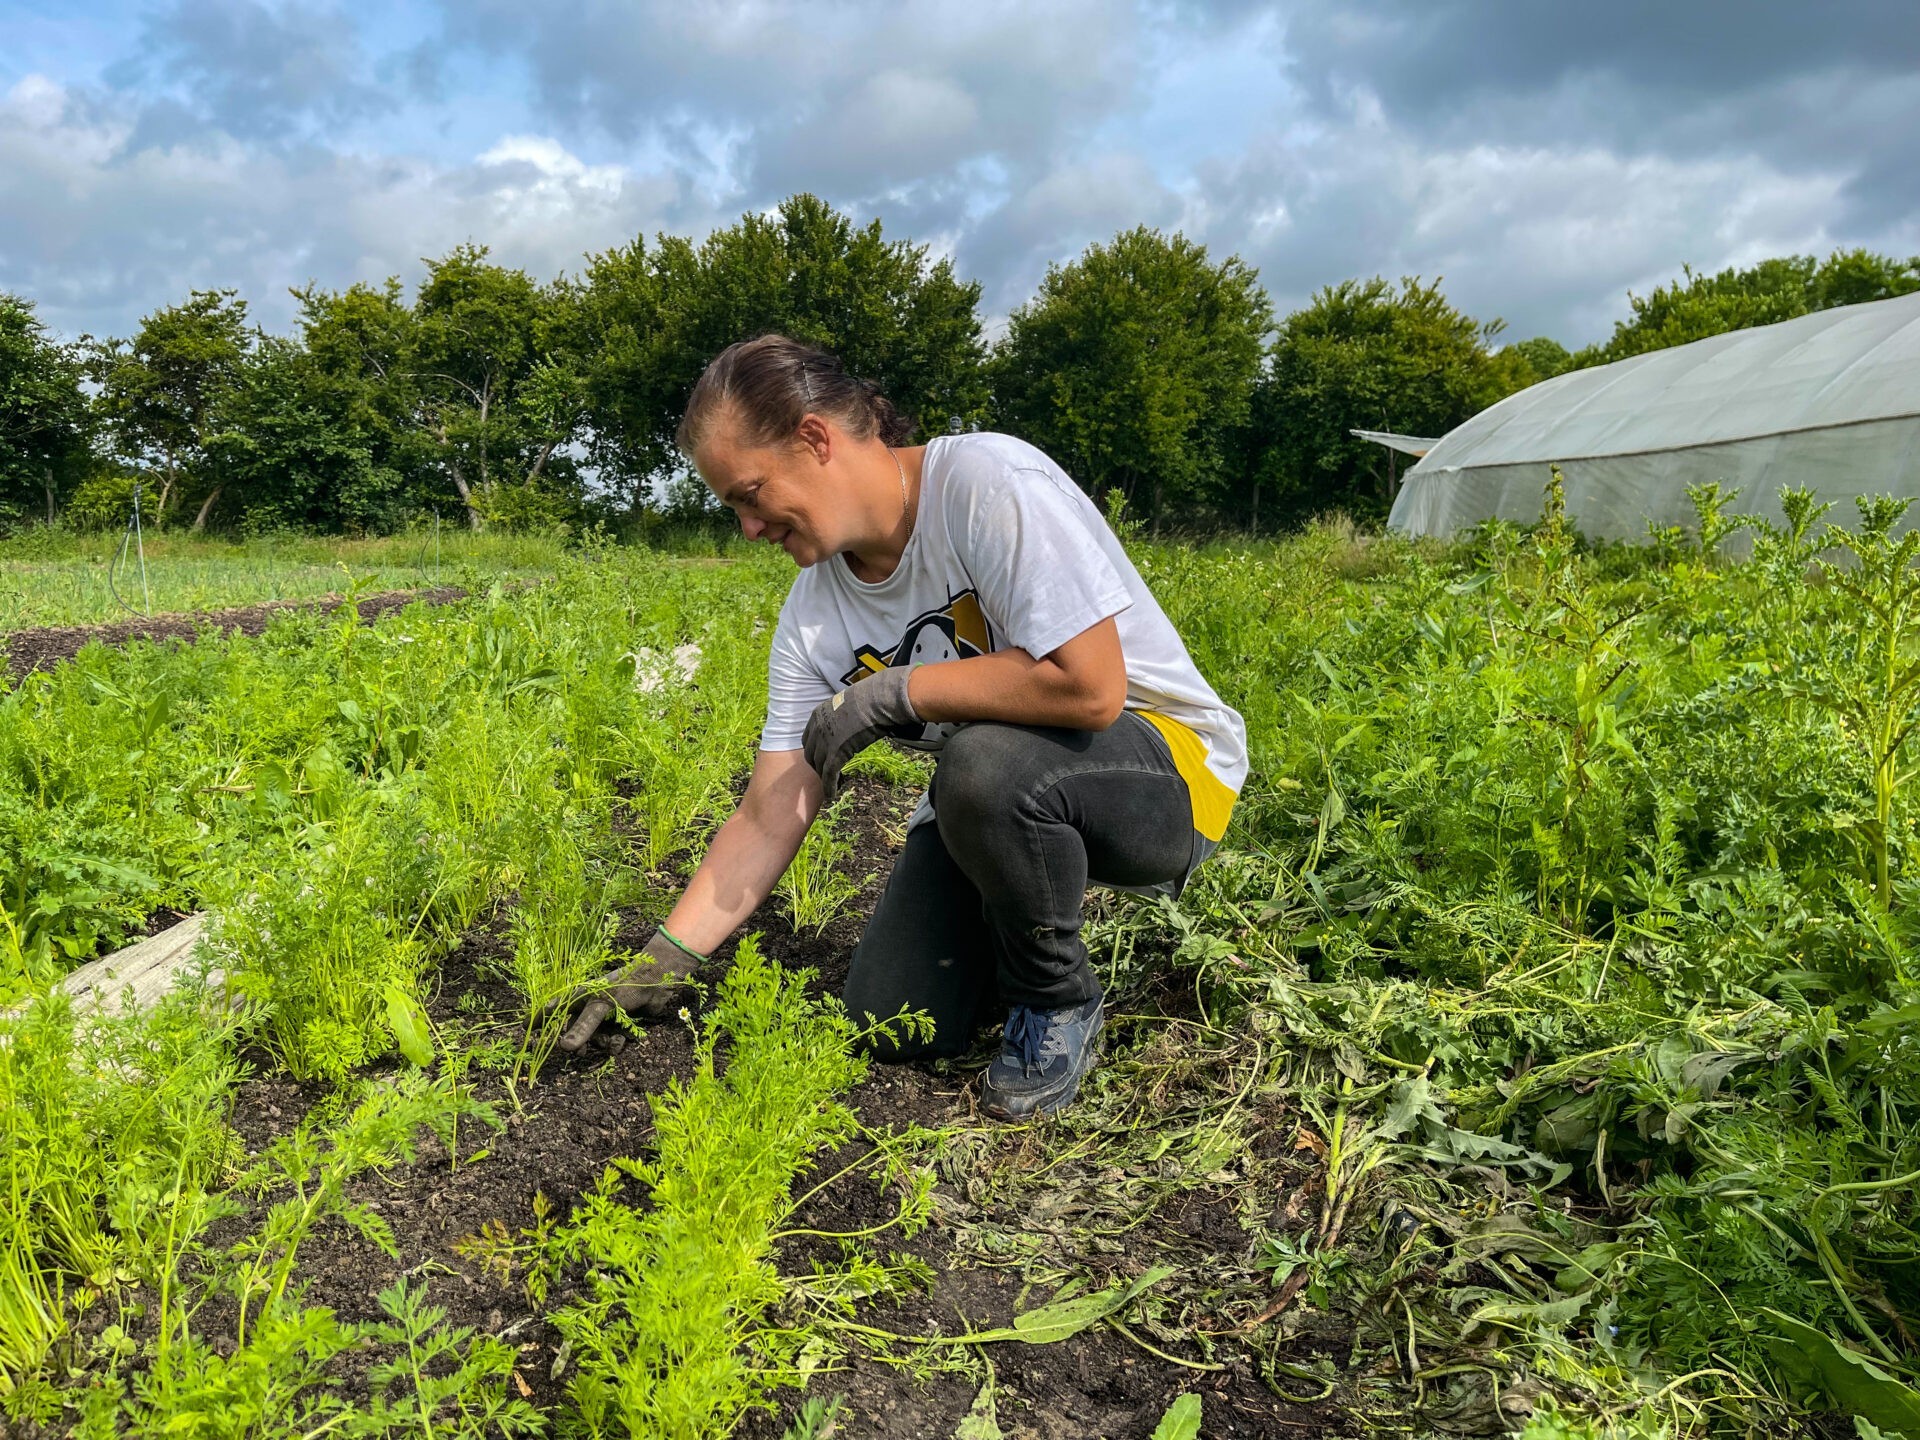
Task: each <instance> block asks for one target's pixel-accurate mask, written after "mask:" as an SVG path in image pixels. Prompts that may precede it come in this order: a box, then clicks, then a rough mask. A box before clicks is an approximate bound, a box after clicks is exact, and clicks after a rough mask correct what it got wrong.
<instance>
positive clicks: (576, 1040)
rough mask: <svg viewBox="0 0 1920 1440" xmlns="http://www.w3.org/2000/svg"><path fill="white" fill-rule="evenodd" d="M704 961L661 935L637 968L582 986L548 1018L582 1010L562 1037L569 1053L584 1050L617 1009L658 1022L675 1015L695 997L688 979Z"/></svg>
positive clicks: (636, 963) (553, 1007)
mask: <svg viewBox="0 0 1920 1440" xmlns="http://www.w3.org/2000/svg"><path fill="white" fill-rule="evenodd" d="M703 958H704V957H702V956H698V955H695V954H693V953H692V952H691V951H688V950H683V949H681V948H680V947H679V946H678V945H676V944H674V943H673V941H671V940H669V939H668V938H667V936H666V932H664V931H656V932H655V933H654V937H653V938H652V939H651V940H649V941H647V943H646V945H645V946H644V947H643V948H642V949H641V951H640V958H639V959H638V960H636V961H634V962H633V964H631V965H629V966H627V967H626V968H625V969H624V970H617V971H615V972H614V973H613V974H611V975H609V976H607V977H606V978H605V979H604V980H596V981H594V982H592V983H591V984H587V985H582V986H580V987H579V988H578V989H576V990H575V991H574V992H573V993H572V994H571V995H568V996H565V997H563V998H562V999H559V1000H555V1001H553V1002H552V1003H550V1004H549V1005H548V1006H547V1010H546V1013H547V1014H548V1015H551V1014H553V1013H554V1012H555V1011H560V1010H566V1011H571V1010H572V1009H573V1008H574V1007H575V1006H576V1005H577V1006H579V1007H580V1013H579V1014H577V1015H575V1016H574V1019H573V1023H572V1024H571V1025H569V1026H567V1028H566V1030H565V1032H564V1033H563V1034H562V1035H561V1036H560V1041H559V1044H560V1048H561V1049H562V1050H565V1051H567V1052H568V1053H570V1054H571V1053H573V1052H575V1051H578V1050H581V1049H583V1048H585V1046H586V1043H587V1042H588V1041H589V1040H591V1039H592V1038H593V1037H594V1033H595V1032H596V1031H597V1030H599V1028H600V1026H601V1025H602V1024H603V1023H604V1022H605V1020H606V1018H607V1017H608V1016H609V1015H611V1014H612V1013H613V1008H614V1006H616V1005H618V1006H619V1007H620V1008H621V1009H622V1010H624V1011H626V1012H627V1013H628V1014H629V1015H632V1014H635V1013H639V1014H642V1015H650V1016H653V1017H655V1018H656V1019H657V1018H659V1017H662V1016H665V1015H670V1014H672V1013H673V1011H675V1010H676V1009H678V1008H680V1007H681V1006H682V1005H685V1004H686V1003H687V1000H688V998H689V997H690V996H691V995H692V992H693V987H692V986H690V985H689V984H687V977H688V976H689V975H691V974H692V973H693V972H694V971H695V970H696V969H698V968H699V965H700V962H701V960H702V959H703Z"/></svg>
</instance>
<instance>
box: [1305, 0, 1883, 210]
mask: <svg viewBox="0 0 1920 1440" xmlns="http://www.w3.org/2000/svg"><path fill="white" fill-rule="evenodd" d="M1285 44H1286V47H1287V51H1288V55H1289V61H1290V68H1291V73H1292V74H1293V75H1294V76H1295V77H1296V78H1297V79H1298V80H1299V82H1300V83H1301V85H1302V88H1303V93H1305V94H1307V95H1309V96H1311V97H1312V99H1313V101H1314V102H1315V103H1316V104H1317V106H1318V107H1319V108H1320V110H1321V111H1322V112H1323V113H1330V114H1338V113H1339V112H1341V111H1342V110H1343V109H1345V108H1346V106H1347V105H1348V104H1349V103H1350V102H1351V97H1352V96H1353V95H1354V94H1356V93H1365V94H1366V95H1368V96H1370V97H1372V98H1373V99H1374V100H1376V101H1377V102H1378V104H1379V105H1380V107H1381V109H1382V112H1383V113H1384V115H1385V116H1386V117H1387V118H1388V119H1389V120H1390V121H1391V122H1392V124H1393V125H1395V126H1396V127H1398V128H1401V129H1403V130H1405V131H1406V132H1407V133H1409V134H1412V135H1418V136H1421V137H1424V138H1425V139H1426V141H1427V143H1429V144H1431V145H1434V146H1435V147H1437V148H1448V147H1456V146H1460V145H1463V144H1466V143H1469V142H1474V141H1477V142H1480V143H1497V144H1503V145H1516V146H1519V145H1533V146H1547V147H1552V148H1557V149H1569V150H1580V149H1589V148H1593V147H1600V148H1603V149H1605V150H1607V151H1609V152H1611V153H1614V154H1617V155H1620V156H1623V157H1640V156H1660V157H1669V158H1673V159H1677V160H1700V159H1719V160H1726V161H1730V160H1733V159H1736V158H1741V159H1749V160H1760V161H1763V162H1764V163H1766V164H1768V165H1770V166H1771V167H1773V168H1774V169H1777V170H1779V171H1781V172H1783V173H1788V174H1800V175H1807V176H1812V175H1822V176H1832V175H1840V176H1842V177H1844V178H1845V180H1846V182H1847V183H1846V184H1845V185H1844V186H1843V188H1842V191H1841V193H1840V195H1839V196H1838V197H1837V199H1836V202H1835V209H1834V211H1833V214H1832V217H1831V218H1832V221H1833V223H1834V227H1835V228H1836V229H1837V230H1848V229H1859V230H1865V231H1871V230H1884V229H1885V228H1887V227H1888V226H1889V225H1894V224H1897V223H1899V222H1901V221H1913V220H1915V219H1916V218H1920V170H1916V169H1915V167H1913V166H1912V164H1911V142H1910V137H1911V136H1912V135H1913V134H1914V133H1916V127H1920V6H1915V5H1912V4H1910V3H1906V0H1832V3H1828V4H1823V5H1787V4H1781V5H1754V4H1751V3H1746V0H1695V3H1689V4H1684V5H1675V4H1672V3H1670V0H1624V3H1621V4H1615V5H1611V6H1598V7H1596V6H1567V5H1539V4H1533V3H1524V0H1300V3H1299V4H1298V6H1297V8H1296V9H1294V10H1293V11H1292V12H1291V14H1290V17H1289V22H1288V24H1287V28H1286V34H1285Z"/></svg>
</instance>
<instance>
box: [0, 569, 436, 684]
mask: <svg viewBox="0 0 1920 1440" xmlns="http://www.w3.org/2000/svg"><path fill="white" fill-rule="evenodd" d="M466 593H467V592H466V591H464V590H462V589H459V588H458V587H456V586H450V585H448V586H441V587H439V588H437V589H432V590H389V591H386V592H384V593H383V594H379V595H369V596H368V597H367V598H366V599H364V600H362V601H360V602H359V604H358V608H359V611H360V618H361V619H362V620H377V619H379V618H380V617H381V616H382V615H388V614H391V613H392V612H394V611H395V610H399V609H401V608H402V607H403V606H406V605H410V604H412V603H413V602H414V601H415V600H424V601H426V602H427V603H428V604H430V605H444V604H445V603H447V602H448V601H450V600H458V599H460V598H461V597H462V596H464V595H465V594H466ZM340 603H341V597H340V596H338V595H322V596H319V597H317V598H315V599H310V600H268V601H264V602H262V603H261V604H258V605H242V606H239V607H237V608H235V609H232V610H199V611H191V612H187V613H184V614H178V615H153V616H145V617H141V618H139V619H133V620H116V621H114V622H113V623H112V624H108V625H49V626H43V627H41V628H39V629H34V630H13V631H10V632H8V633H7V634H6V635H4V636H0V647H4V650H5V657H6V664H7V668H8V669H9V670H11V671H12V672H13V674H14V676H15V678H21V677H24V676H26V675H29V674H31V673H32V672H34V671H35V670H50V669H52V668H53V667H54V666H55V665H58V664H59V663H60V662H61V661H63V660H71V659H72V658H73V657H74V656H75V655H78V654H79V653H80V651H81V650H82V649H83V648H85V647H86V646H87V645H90V644H92V643H94V642H95V641H98V642H99V643H100V644H102V645H124V644H126V643H127V642H128V641H129V640H193V639H196V638H198V637H199V636H200V635H202V634H216V635H230V634H236V633H237V634H241V635H258V634H260V633H261V632H262V631H264V630H265V629H266V628H267V626H268V625H270V624H272V623H273V621H274V618H275V617H276V616H279V615H284V614H286V613H287V612H288V611H289V610H321V609H326V608H328V607H329V606H334V605H338V604H340Z"/></svg>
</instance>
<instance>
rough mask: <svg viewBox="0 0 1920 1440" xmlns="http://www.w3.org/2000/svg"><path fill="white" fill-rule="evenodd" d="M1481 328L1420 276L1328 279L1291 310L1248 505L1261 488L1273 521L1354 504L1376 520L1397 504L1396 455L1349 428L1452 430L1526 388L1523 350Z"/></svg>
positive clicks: (1267, 393)
mask: <svg viewBox="0 0 1920 1440" xmlns="http://www.w3.org/2000/svg"><path fill="white" fill-rule="evenodd" d="M1500 328H1501V325H1500V322H1499V321H1497V320H1495V321H1492V322H1490V323H1488V324H1485V325H1482V324H1481V323H1479V322H1478V321H1476V320H1473V319H1472V318H1470V317H1468V316H1466V315H1463V314H1461V313H1460V312H1459V311H1458V310H1456V309H1454V308H1453V306H1451V305H1449V304H1448V303H1447V300H1446V297H1445V296H1444V295H1442V294H1441V293H1440V285H1439V282H1438V281H1435V282H1434V283H1432V284H1425V283H1423V282H1422V281H1420V280H1419V279H1418V278H1417V277H1416V278H1412V279H1407V280H1403V281H1401V282H1400V285H1399V287H1398V288H1397V289H1396V288H1395V287H1394V286H1393V285H1391V284H1389V283H1388V282H1387V281H1386V280H1384V279H1382V278H1380V277H1377V276H1376V277H1375V278H1373V279H1371V280H1347V281H1343V282H1341V283H1340V284H1338V285H1332V286H1328V287H1327V288H1326V289H1324V290H1321V291H1320V292H1319V293H1318V294H1317V295H1315V296H1314V297H1313V301H1312V303H1311V304H1309V305H1308V306H1307V307H1306V308H1305V309H1303V310H1298V311H1295V312H1294V313H1293V314H1292V315H1289V316H1288V317H1287V318H1286V320H1285V322H1284V323H1283V324H1282V325H1281V327H1280V333H1279V335H1278V336H1277V337H1276V338H1275V340H1274V342H1273V347H1272V351H1271V354H1270V363H1269V368H1268V373H1267V376H1266V378H1265V379H1264V380H1263V382H1262V383H1261V386H1260V390H1259V394H1258V396H1257V397H1256V400H1255V407H1254V418H1253V423H1252V425H1251V426H1250V427H1249V430H1250V434H1249V436H1248V452H1249V461H1250V463H1249V467H1248V481H1247V483H1248V487H1249V491H1250V493H1249V495H1248V496H1247V500H1246V513H1247V514H1249V515H1250V516H1257V515H1258V513H1259V506H1260V503H1261V495H1262V493H1263V492H1266V493H1268V494H1270V495H1271V496H1272V497H1273V500H1274V502H1275V508H1276V509H1278V510H1279V511H1280V512H1281V513H1280V516H1278V517H1276V518H1283V517H1291V518H1299V517H1303V516H1306V515H1310V514H1312V513H1314V512H1315V511H1319V510H1327V509H1333V508H1342V509H1346V510H1348V511H1350V512H1352V513H1354V514H1356V515H1359V516H1369V517H1372V516H1378V515H1382V514H1384V513H1385V511H1386V509H1387V508H1388V507H1389V506H1390V505H1391V504H1392V503H1393V489H1394V481H1393V477H1394V473H1395V471H1396V469H1397V468H1398V464H1397V462H1396V461H1395V460H1394V458H1393V457H1392V456H1391V454H1390V452H1388V451H1387V450H1385V449H1384V448H1383V447H1381V446H1379V445H1376V444H1374V443H1373V442H1371V441H1367V440H1362V439H1360V438H1359V437H1357V436H1355V435H1354V434H1352V433H1351V432H1352V431H1353V430H1355V429H1366V430H1391V431H1398V432H1400V433H1402V434H1408V435H1430V436H1438V435H1444V434H1446V433H1447V431H1449V430H1451V429H1452V428H1453V427H1454V426H1456V425H1458V424H1459V423H1460V422H1461V421H1463V420H1465V419H1466V418H1467V417H1468V416H1470V415H1472V414H1474V413H1475V412H1477V411H1479V410H1482V409H1484V408H1485V407H1486V406H1488V405H1490V404H1492V403H1493V402H1494V401H1496V400H1498V399H1500V398H1501V397H1503V396H1505V395H1507V394H1509V393H1511V392H1512V391H1513V390H1516V389H1518V388H1520V387H1521V386H1523V385H1526V384H1530V383H1532V380H1533V378H1535V377H1534V376H1533V375H1532V372H1531V371H1530V369H1529V368H1528V365H1527V361H1526V360H1525V358H1524V357H1523V356H1521V355H1519V354H1515V353H1511V352H1510V351H1501V352H1498V353H1497V354H1496V353H1495V352H1493V351H1492V350H1490V349H1489V342H1490V341H1491V340H1492V339H1493V338H1494V337H1495V336H1496V335H1498V334H1499V332H1500Z"/></svg>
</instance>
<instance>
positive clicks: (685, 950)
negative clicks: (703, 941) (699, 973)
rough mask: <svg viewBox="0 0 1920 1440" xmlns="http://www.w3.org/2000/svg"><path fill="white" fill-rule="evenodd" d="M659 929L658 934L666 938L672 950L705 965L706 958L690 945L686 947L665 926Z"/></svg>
mask: <svg viewBox="0 0 1920 1440" xmlns="http://www.w3.org/2000/svg"><path fill="white" fill-rule="evenodd" d="M659 928H660V933H661V934H662V935H664V936H666V937H667V943H668V944H669V945H671V946H673V948H674V949H676V950H678V951H679V952H680V953H681V954H682V955H691V956H692V957H693V958H694V959H695V960H698V961H699V962H700V963H701V964H702V965H704V964H706V963H707V957H706V956H704V955H702V954H701V953H700V952H699V951H698V950H696V949H694V948H693V947H692V946H691V945H688V944H686V943H685V942H683V941H682V940H681V939H680V937H679V936H678V935H675V934H674V933H673V932H672V931H671V930H669V929H667V927H666V926H665V925H662V926H660V927H659Z"/></svg>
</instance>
